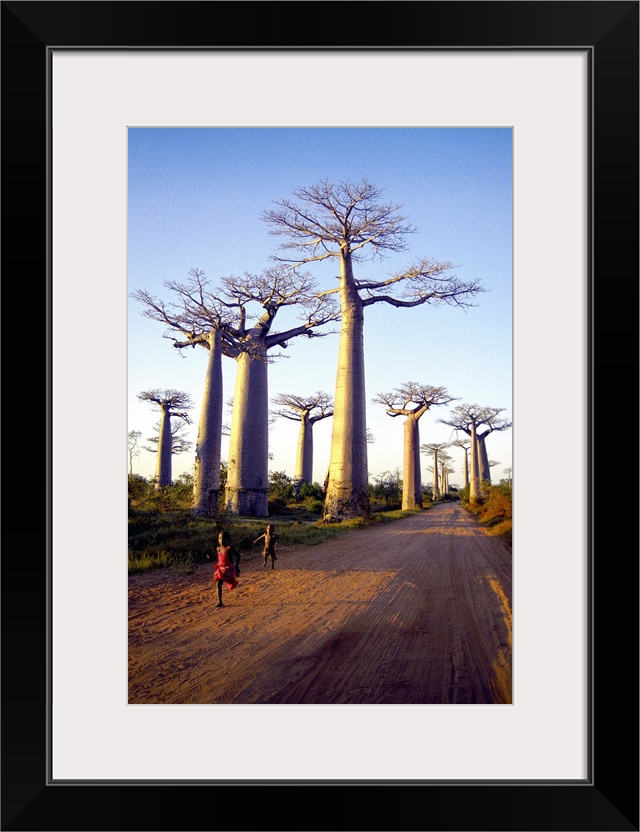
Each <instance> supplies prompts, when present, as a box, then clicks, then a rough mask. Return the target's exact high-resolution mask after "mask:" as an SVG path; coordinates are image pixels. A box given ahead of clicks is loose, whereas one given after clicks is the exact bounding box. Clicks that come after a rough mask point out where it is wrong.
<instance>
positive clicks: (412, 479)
mask: <svg viewBox="0 0 640 832" xmlns="http://www.w3.org/2000/svg"><path fill="white" fill-rule="evenodd" d="M422 412H424V411H422V410H421V411H420V413H422ZM402 508H403V509H406V510H413V509H416V508H422V481H421V478H420V429H419V426H418V419H417V418H416V417H415V416H413V415H412V416H409V417H408V419H407V420H406V421H405V423H404V472H403V483H402Z"/></svg>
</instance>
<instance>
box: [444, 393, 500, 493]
mask: <svg viewBox="0 0 640 832" xmlns="http://www.w3.org/2000/svg"><path fill="white" fill-rule="evenodd" d="M502 410H503V408H495V407H481V406H480V405H477V404H461V405H458V406H457V407H455V408H454V409H453V411H452V412H451V414H450V418H449V419H439V420H438V421H439V422H442V424H444V425H449V426H450V427H452V428H453V429H454V430H456V431H462V433H466V434H467V436H469V437H470V442H469V445H470V451H471V474H470V477H469V499H470V500H472V501H473V500H477V499H478V496H479V489H480V472H481V468H480V452H479V443H478V430H479V428H481V427H482V426H483V425H489V424H490V423H491V422H494V423H496V424H497V422H496V417H497V414H498V413H501V412H502ZM506 427H510V423H507V422H504V426H503V428H501V429H504V428H506ZM496 429H497V428H496ZM488 432H490V431H488ZM481 441H482V440H481Z"/></svg>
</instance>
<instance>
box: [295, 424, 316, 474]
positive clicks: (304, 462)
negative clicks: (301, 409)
mask: <svg viewBox="0 0 640 832" xmlns="http://www.w3.org/2000/svg"><path fill="white" fill-rule="evenodd" d="M293 479H294V482H295V484H296V486H300V485H301V484H302V483H303V482H306V483H311V482H312V480H313V422H312V421H311V419H310V417H309V414H308V413H301V414H300V432H299V434H298V451H297V454H296V468H295V476H294V478H293Z"/></svg>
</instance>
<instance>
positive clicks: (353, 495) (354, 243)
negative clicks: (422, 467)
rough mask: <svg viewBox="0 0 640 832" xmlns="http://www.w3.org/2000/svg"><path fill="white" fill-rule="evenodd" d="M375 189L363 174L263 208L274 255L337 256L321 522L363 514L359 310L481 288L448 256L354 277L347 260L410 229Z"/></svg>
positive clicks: (376, 252)
mask: <svg viewBox="0 0 640 832" xmlns="http://www.w3.org/2000/svg"><path fill="white" fill-rule="evenodd" d="M382 193H383V191H382V190H381V189H380V188H378V187H376V186H375V185H372V184H370V183H369V182H368V181H367V180H366V179H363V180H361V181H359V182H356V183H351V182H348V181H347V182H341V183H340V184H337V185H335V184H332V183H331V182H329V181H328V180H326V179H325V180H322V181H321V182H319V183H317V184H315V185H311V186H310V187H301V188H298V189H297V190H295V191H294V194H293V195H294V198H295V200H297V202H295V201H291V200H289V199H283V200H280V201H278V202H276V203H275V204H276V206H277V207H276V208H274V209H272V210H269V211H265V212H263V219H264V220H265V221H266V222H267V223H269V225H270V226H271V233H272V234H273V235H276V236H280V237H282V238H284V240H285V242H284V243H283V244H282V245H281V248H282V249H290V250H292V251H293V256H292V257H291V258H283V257H276V258H275V259H276V260H278V261H280V262H288V263H292V264H295V265H297V266H301V265H304V264H308V263H320V262H322V261H329V262H331V263H333V262H335V261H336V260H337V262H338V265H339V275H338V280H339V285H338V287H337V288H332V289H329V290H327V294H333V293H339V297H340V309H341V316H340V322H341V325H340V348H339V358H338V367H337V372H336V386H335V396H334V414H333V431H332V438H331V459H330V465H329V482H328V486H327V496H326V499H325V514H324V518H325V520H326V521H336V520H341V519H347V518H352V517H365V518H367V517H369V515H370V505H369V486H368V469H367V425H366V396H365V364H364V310H365V308H366V307H367V306H370V305H372V304H374V303H387V304H390V305H392V306H395V307H397V308H408V307H414V306H420V305H422V304H449V305H455V306H459V307H466V306H470V305H471V304H470V302H469V298H471V297H473V296H474V295H476V294H477V293H478V292H480V291H483V289H482V288H481V286H480V284H479V283H478V282H477V281H471V282H466V283H465V282H462V281H460V280H458V279H457V278H456V277H455V276H450V275H449V272H450V270H451V269H452V268H453V267H452V264H451V263H449V262H444V263H440V262H437V261H435V260H432V259H427V258H424V259H420V260H417V261H415V262H414V263H412V264H411V265H409V266H408V267H407V268H405V269H403V270H401V271H398V272H395V273H393V274H390V275H387V276H385V277H381V278H375V277H373V275H371V274H369V275H367V274H365V275H364V276H363V277H362V278H356V276H355V274H354V264H355V263H358V262H364V261H365V260H373V259H376V258H377V259H382V258H383V257H384V256H386V255H388V254H390V253H395V252H401V251H405V250H406V248H407V244H406V237H407V236H408V235H410V234H412V233H413V232H414V231H415V229H414V228H413V227H412V226H410V225H409V224H407V223H406V222H405V219H406V218H405V217H404V216H402V215H401V214H400V213H399V210H400V208H401V207H402V206H400V205H394V204H388V203H382V202H381V201H380V198H381V196H382Z"/></svg>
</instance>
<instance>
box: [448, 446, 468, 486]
mask: <svg viewBox="0 0 640 832" xmlns="http://www.w3.org/2000/svg"><path fill="white" fill-rule="evenodd" d="M451 445H453V446H454V447H455V448H462V450H463V451H464V468H463V477H464V483H463V485H464V487H466V486H467V485H469V443H468V442H465V440H464V439H454V440H453V442H451Z"/></svg>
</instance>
